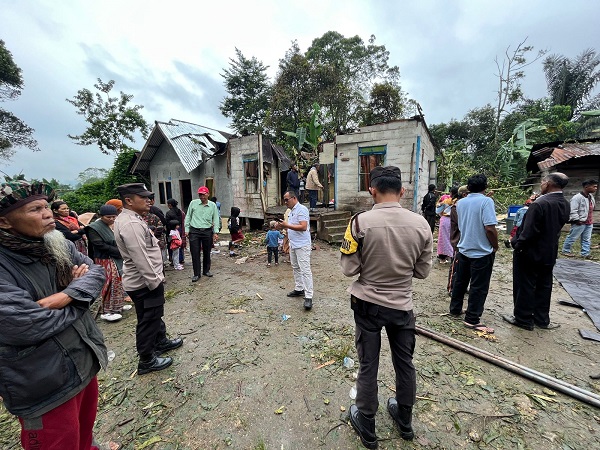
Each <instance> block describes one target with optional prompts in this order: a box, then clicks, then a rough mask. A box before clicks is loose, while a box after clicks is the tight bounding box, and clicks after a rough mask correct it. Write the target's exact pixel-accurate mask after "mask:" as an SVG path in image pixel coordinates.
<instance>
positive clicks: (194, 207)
mask: <svg viewBox="0 0 600 450" xmlns="http://www.w3.org/2000/svg"><path fill="white" fill-rule="evenodd" d="M209 194H210V191H209V190H208V188H207V187H206V186H200V188H198V197H200V198H198V199H196V200H192V202H191V203H190V205H189V206H188V211H187V215H186V216H185V234H186V236H187V237H188V241H189V243H190V253H191V255H192V267H193V268H194V276H193V277H192V282H196V281H198V280H199V279H200V273H202V275H205V276H207V277H212V273H210V249H211V248H212V245H213V243H214V242H215V241H216V240H217V239H218V237H219V235H218V231H219V228H220V225H221V223H220V219H219V210H218V209H217V205H216V204H215V203H214V202H211V201H210V200H209V199H208V196H209ZM200 249H202V264H200ZM202 268H204V270H202Z"/></svg>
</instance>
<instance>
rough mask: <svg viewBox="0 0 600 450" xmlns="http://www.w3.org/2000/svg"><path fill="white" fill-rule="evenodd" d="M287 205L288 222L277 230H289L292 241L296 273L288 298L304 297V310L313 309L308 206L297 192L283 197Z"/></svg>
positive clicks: (291, 251)
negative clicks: (288, 212) (288, 211)
mask: <svg viewBox="0 0 600 450" xmlns="http://www.w3.org/2000/svg"><path fill="white" fill-rule="evenodd" d="M283 201H284V203H285V205H286V206H287V207H288V208H290V209H291V212H290V215H289V216H288V220H287V221H281V222H279V224H278V225H277V229H279V230H281V229H283V228H285V229H287V230H288V233H287V235H288V239H289V241H290V263H291V264H292V269H293V271H294V283H295V284H294V290H293V291H291V292H290V293H288V294H287V296H288V297H304V309H306V310H307V311H308V310H310V309H311V308H312V301H313V279H312V272H311V270H310V252H311V249H312V243H311V239H310V216H309V213H308V209H307V208H306V206H303V205H302V204H301V203H300V202H299V201H298V198H297V197H296V192H295V191H293V190H292V191H287V192H286V193H285V194H284V195H283Z"/></svg>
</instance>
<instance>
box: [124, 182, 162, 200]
mask: <svg viewBox="0 0 600 450" xmlns="http://www.w3.org/2000/svg"><path fill="white" fill-rule="evenodd" d="M117 191H118V192H119V195H120V196H121V197H125V196H126V195H127V194H135V195H139V196H140V197H150V196H151V195H154V192H150V191H149V190H148V189H146V186H144V183H129V184H122V185H121V186H119V187H117Z"/></svg>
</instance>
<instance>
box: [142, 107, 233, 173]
mask: <svg viewBox="0 0 600 450" xmlns="http://www.w3.org/2000/svg"><path fill="white" fill-rule="evenodd" d="M230 136H231V135H230V134H229V133H226V132H223V131H219V130H215V129H212V128H208V127H204V126H202V125H197V124H194V123H190V122H184V121H182V120H176V119H171V120H170V121H169V122H159V121H157V122H155V126H154V128H153V130H152V132H151V133H150V137H149V138H148V140H147V141H146V144H145V145H144V148H143V149H142V152H141V154H140V156H139V158H138V159H137V161H136V163H135V165H134V166H133V169H132V171H137V172H143V171H148V170H149V167H150V162H151V161H152V159H153V158H154V156H155V155H156V152H157V151H158V149H159V148H160V146H161V145H162V143H163V142H164V141H165V140H167V141H169V143H170V144H171V145H172V147H173V149H174V150H175V153H176V154H177V156H178V158H179V160H180V161H181V164H182V165H183V167H184V168H185V170H186V171H187V172H188V173H190V172H191V171H193V170H194V169H196V168H197V167H199V166H200V164H202V163H203V162H204V161H205V160H206V159H209V158H211V157H213V156H214V155H215V154H218V153H220V152H222V151H224V150H225V147H226V145H227V140H228V139H229V137H230Z"/></svg>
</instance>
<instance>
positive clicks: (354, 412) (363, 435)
mask: <svg viewBox="0 0 600 450" xmlns="http://www.w3.org/2000/svg"><path fill="white" fill-rule="evenodd" d="M350 423H351V424H352V428H354V430H355V431H356V433H358V436H359V437H360V441H361V442H362V444H363V445H364V446H365V447H367V448H377V436H376V435H375V418H374V417H367V416H365V415H364V414H363V413H361V412H360V411H359V410H358V407H357V406H356V405H352V406H350Z"/></svg>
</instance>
